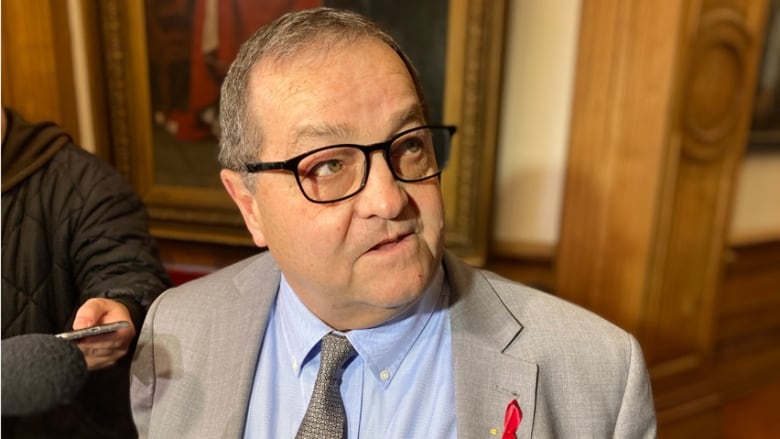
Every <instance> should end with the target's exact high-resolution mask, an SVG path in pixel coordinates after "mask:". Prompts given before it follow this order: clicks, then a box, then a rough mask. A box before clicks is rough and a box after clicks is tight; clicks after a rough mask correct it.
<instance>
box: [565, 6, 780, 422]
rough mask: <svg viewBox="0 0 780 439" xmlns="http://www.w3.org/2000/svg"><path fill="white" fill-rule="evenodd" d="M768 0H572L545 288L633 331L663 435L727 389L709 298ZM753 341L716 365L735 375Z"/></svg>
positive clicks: (719, 263)
mask: <svg viewBox="0 0 780 439" xmlns="http://www.w3.org/2000/svg"><path fill="white" fill-rule="evenodd" d="M766 8H767V3H766V1H763V0H759V1H749V0H742V1H736V0H735V1H717V2H716V1H700V0H687V1H679V2H653V3H652V4H650V2H641V1H628V2H623V1H619V0H584V2H583V9H582V24H581V31H580V32H581V38H580V47H579V53H578V64H577V80H576V85H575V97H574V106H573V119H572V126H571V134H570V138H571V143H570V151H569V161H568V164H567V172H566V185H565V191H564V208H563V217H562V226H561V238H560V242H559V247H558V255H557V261H556V263H557V265H556V287H557V294H559V295H560V296H562V297H564V298H567V299H569V300H572V301H574V302H577V303H580V304H582V305H584V306H586V307H587V308H590V309H592V310H594V311H595V312H597V313H599V314H601V315H603V316H605V317H607V318H608V319H610V320H612V321H614V322H616V323H617V324H619V325H621V326H623V327H624V328H626V329H627V330H629V331H631V332H633V333H634V334H636V335H637V336H638V338H639V339H640V342H641V343H642V346H643V349H644V351H645V356H646V359H647V361H648V364H649V366H650V369H651V376H652V378H653V386H654V391H655V396H656V405H657V409H658V414H659V423H660V425H661V426H662V428H661V431H665V430H664V428H668V430H666V431H667V432H669V434H671V436H668V437H684V434H683V432H686V431H688V432H690V431H695V430H696V429H698V428H699V427H700V426H701V425H705V424H707V425H709V422H708V421H707V420H708V419H712V418H713V416H718V413H719V407H720V406H721V405H722V403H723V400H724V398H727V397H728V393H727V392H725V388H724V385H723V384H721V382H722V380H723V378H724V375H725V374H727V372H726V371H727V370H728V369H727V368H725V367H719V366H717V365H716V364H715V362H714V360H713V351H714V345H715V337H716V335H715V334H716V324H717V323H718V320H717V319H716V306H715V304H716V301H717V300H718V298H719V296H718V294H719V291H720V285H721V282H722V281H723V275H724V273H723V258H724V250H725V245H726V244H725V236H726V230H727V226H728V217H729V212H730V207H731V198H732V192H733V186H734V182H735V174H736V172H737V170H738V169H739V165H740V163H741V159H742V155H743V152H744V147H745V144H746V139H747V131H748V122H749V116H750V113H751V108H752V98H753V96H752V93H753V90H754V86H755V81H756V73H757V72H756V69H757V66H758V60H759V57H760V54H761V48H762V36H763V26H764V22H765V20H764V14H765V13H766ZM762 329H766V328H765V327H762ZM761 355H764V354H763V353H762V354H761ZM764 356H765V357H766V359H765V360H761V361H760V362H758V363H757V362H756V361H752V360H751V359H750V358H745V357H744V356H743V357H736V358H733V359H729V360H733V361H730V362H724V364H733V365H734V366H735V369H734V370H735V371H739V372H741V373H743V374H748V373H750V371H753V372H755V371H757V370H759V368H758V366H756V364H763V365H764V366H766V365H770V364H773V363H772V361H774V356H773V353H772V352H770V353H768V354H766V355H764ZM763 370H765V369H763ZM746 379H748V377H747V375H740V376H736V377H730V378H728V379H727V380H726V381H728V382H729V383H730V384H729V385H731V386H733V387H734V388H739V387H740V385H741V384H740V383H744V380H746ZM740 380H743V381H740ZM714 428H715V429H717V427H714ZM674 431H676V432H678V433H679V436H676V435H675V433H673V432H674ZM713 433H716V431H713ZM697 436H700V435H697Z"/></svg>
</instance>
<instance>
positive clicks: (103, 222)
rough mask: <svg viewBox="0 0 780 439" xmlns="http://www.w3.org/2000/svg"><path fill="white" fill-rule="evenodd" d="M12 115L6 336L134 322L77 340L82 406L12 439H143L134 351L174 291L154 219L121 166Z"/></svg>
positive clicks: (20, 423)
mask: <svg viewBox="0 0 780 439" xmlns="http://www.w3.org/2000/svg"><path fill="white" fill-rule="evenodd" d="M2 113H3V114H2V121H3V124H2V134H3V138H2V227H3V234H2V290H1V291H2V308H1V309H2V338H3V339H6V338H9V337H13V336H17V335H22V334H30V333H46V334H55V333H59V332H64V331H68V330H71V329H79V328H83V327H86V326H91V325H94V324H99V323H110V322H114V321H120V320H128V321H130V322H131V325H130V327H128V328H124V329H120V330H119V331H116V332H114V333H112V334H107V335H100V336H95V337H88V338H86V339H83V340H81V341H79V342H78V343H79V348H80V349H81V351H82V352H83V353H84V355H85V359H86V362H87V367H88V369H89V377H88V379H87V383H86V384H85V386H84V388H83V389H82V391H81V392H80V394H79V395H78V397H77V398H76V401H74V402H73V403H70V404H67V405H63V406H60V407H57V408H55V409H53V410H50V411H48V412H46V413H40V414H34V415H31V416H27V417H7V416H4V417H3V419H2V437H3V438H28V437H35V438H38V437H43V438H47V437H52V438H55V437H56V438H69V437H73V438H93V437H94V438H132V437H136V436H137V434H136V431H135V427H134V425H133V422H132V417H131V415H130V408H129V396H128V390H129V389H128V387H129V379H128V376H129V364H130V360H131V357H132V355H129V353H130V352H131V351H132V350H133V348H134V346H133V345H134V342H135V338H136V337H135V336H136V332H137V330H140V328H141V325H142V323H143V318H144V317H145V314H146V310H147V308H148V306H149V305H150V304H151V302H152V301H153V300H154V299H155V298H156V297H157V295H158V294H159V293H160V292H162V291H163V290H164V289H166V288H167V287H168V286H170V280H169V278H168V275H167V274H166V273H165V270H164V269H163V266H162V264H161V263H160V261H159V259H158V257H157V250H156V247H155V244H154V242H153V239H152V238H151V236H150V235H149V232H148V225H147V216H146V210H145V208H144V206H143V204H142V202H141V200H140V199H139V197H138V196H137V194H136V193H135V192H134V190H133V188H132V186H130V184H129V183H128V182H126V181H125V180H124V178H123V177H122V176H121V175H120V174H119V173H118V172H117V171H116V170H115V169H113V168H112V167H111V166H110V165H109V164H108V163H106V162H104V161H102V160H101V159H99V158H98V157H96V156H94V155H92V154H90V153H89V152H87V151H84V150H83V149H81V148H80V147H78V146H76V145H74V144H73V142H72V141H71V138H70V136H69V135H68V134H66V133H65V132H64V131H63V130H62V129H61V128H60V127H58V126H57V125H55V124H53V123H49V122H46V123H34V124H33V123H28V122H26V121H25V120H24V119H23V118H22V117H21V116H20V115H19V114H18V113H16V112H15V111H13V110H11V109H9V108H3V112H2Z"/></svg>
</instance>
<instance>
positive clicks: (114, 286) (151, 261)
mask: <svg viewBox="0 0 780 439" xmlns="http://www.w3.org/2000/svg"><path fill="white" fill-rule="evenodd" d="M67 166H68V169H69V171H70V172H68V173H67V174H66V175H68V176H69V178H71V179H73V180H72V183H73V186H72V188H73V189H72V191H69V192H70V194H69V196H70V197H72V198H71V201H70V202H69V203H66V204H64V205H65V206H68V208H72V209H73V212H71V214H70V215H69V216H68V218H69V221H68V222H67V223H68V225H67V226H68V227H70V228H71V230H70V233H69V235H70V236H71V239H70V243H69V246H70V249H69V253H70V260H71V261H72V264H73V265H72V269H73V272H74V278H75V281H76V284H77V285H78V286H79V290H80V291H81V297H80V301H81V302H82V303H83V302H84V301H86V300H87V299H89V298H92V297H106V298H111V299H115V300H118V301H121V302H122V303H124V304H125V305H126V306H127V307H128V309H129V310H130V312H131V314H132V316H133V323H134V324H135V326H136V328H139V329H140V328H141V325H142V323H143V317H144V312H145V310H146V309H147V308H148V307H149V305H150V304H151V302H152V301H153V300H154V299H155V298H156V297H157V295H158V294H159V293H160V292H162V291H163V290H164V289H165V288H167V287H168V286H170V280H169V279H168V276H167V274H166V273H165V271H164V269H163V267H162V265H161V264H160V262H159V259H158V258H157V254H156V251H157V250H156V247H155V245H154V242H153V240H152V238H151V236H150V235H149V232H148V228H147V227H148V224H147V214H146V210H145V208H144V206H143V204H142V203H141V200H140V199H139V197H138V196H137V195H136V193H135V192H134V190H133V188H132V186H130V184H129V183H128V182H127V181H125V180H124V178H123V177H122V176H121V175H120V174H119V173H117V172H116V171H115V170H114V169H113V168H111V167H110V166H109V165H108V164H107V163H105V162H103V161H102V160H100V159H98V158H97V157H94V156H92V155H91V154H89V153H87V152H85V151H83V150H81V149H79V148H73V149H72V150H70V151H69V156H68V163H67Z"/></svg>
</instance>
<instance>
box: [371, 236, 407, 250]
mask: <svg viewBox="0 0 780 439" xmlns="http://www.w3.org/2000/svg"><path fill="white" fill-rule="evenodd" d="M407 236H409V234H405V235H399V236H397V237H395V238H394V239H386V240H384V241H382V242H379V243H377V244H376V245H375V246H373V247H371V249H370V250H369V251H376V250H384V249H387V248H390V247H393V246H394V245H397V244H398V243H399V242H401V241H403V240H404V239H406V237H407Z"/></svg>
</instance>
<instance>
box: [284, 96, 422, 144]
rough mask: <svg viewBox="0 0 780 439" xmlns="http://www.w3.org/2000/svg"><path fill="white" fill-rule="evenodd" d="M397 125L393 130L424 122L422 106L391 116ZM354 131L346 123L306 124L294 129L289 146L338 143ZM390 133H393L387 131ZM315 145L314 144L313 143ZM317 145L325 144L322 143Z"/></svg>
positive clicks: (416, 105) (417, 104) (415, 105)
mask: <svg viewBox="0 0 780 439" xmlns="http://www.w3.org/2000/svg"><path fill="white" fill-rule="evenodd" d="M393 119H394V120H395V121H396V124H397V126H395V127H393V130H395V131H398V130H401V129H402V128H404V127H405V126H406V125H408V124H409V123H411V122H421V123H422V122H424V120H425V118H424V117H423V111H422V106H421V105H420V104H419V103H416V104H414V105H412V106H410V107H409V108H407V109H406V110H405V111H402V112H399V113H398V116H397V117H394V118H393ZM354 134H355V133H354V131H353V130H352V129H351V128H350V127H349V126H348V125H346V124H336V125H331V124H324V123H323V124H317V123H312V124H306V125H303V126H301V127H298V128H296V129H295V130H294V132H293V135H292V139H291V142H290V147H291V148H292V149H293V150H300V149H304V148H310V147H312V146H313V145H311V143H312V142H313V141H318V142H326V143H328V144H330V143H339V142H341V139H345V138H350V137H352V136H354ZM389 134H390V135H392V134H393V133H389ZM315 146H316V145H315ZM318 146H327V145H325V144H324V143H323V144H322V145H318Z"/></svg>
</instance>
